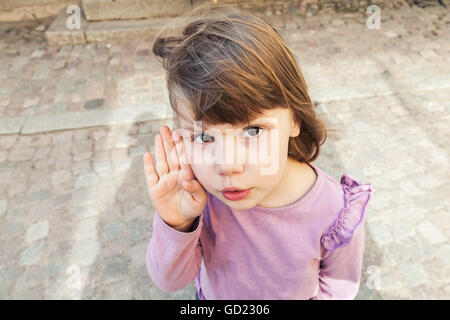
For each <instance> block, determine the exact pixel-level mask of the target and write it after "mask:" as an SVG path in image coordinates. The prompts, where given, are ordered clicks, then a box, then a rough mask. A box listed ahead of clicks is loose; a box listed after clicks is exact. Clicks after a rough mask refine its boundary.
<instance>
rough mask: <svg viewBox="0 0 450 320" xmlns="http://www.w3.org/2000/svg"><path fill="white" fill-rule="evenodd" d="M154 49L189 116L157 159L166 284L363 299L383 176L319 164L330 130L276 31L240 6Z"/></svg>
mask: <svg viewBox="0 0 450 320" xmlns="http://www.w3.org/2000/svg"><path fill="white" fill-rule="evenodd" d="M153 52H154V53H155V55H156V56H159V57H161V58H163V59H164V67H165V69H166V70H167V86H168V91H169V99H170V102H171V106H172V108H173V110H174V112H175V115H176V125H177V129H176V130H174V131H173V132H172V131H171V130H170V129H169V128H168V127H167V126H163V127H161V128H160V133H159V134H158V135H157V136H156V137H155V160H156V165H154V163H153V156H152V155H151V154H150V153H146V154H144V157H143V162H144V169H145V174H146V179H147V184H148V192H149V196H150V199H151V201H152V204H153V206H154V208H155V213H154V216H153V234H152V237H151V239H150V241H149V244H148V247H147V253H146V264H147V269H148V272H149V275H150V277H151V279H152V280H153V282H154V283H155V284H156V285H157V286H158V287H159V288H161V289H162V290H164V291H167V292H172V291H176V290H180V289H182V288H184V287H185V286H187V285H188V284H189V283H190V282H191V281H192V280H195V284H196V287H197V294H196V297H199V298H200V299H202V300H203V299H354V298H355V296H356V294H357V292H358V289H359V284H360V278H361V267H362V259H363V252H364V224H365V213H366V207H367V204H368V201H369V199H370V197H371V193H372V189H371V184H361V183H360V182H358V181H357V180H355V179H353V178H352V177H350V176H349V175H346V174H343V175H342V177H341V180H340V182H339V183H338V182H337V181H335V180H334V179H333V178H332V177H330V176H329V175H328V174H326V173H325V172H324V171H322V170H321V169H320V168H319V167H317V166H316V165H314V164H312V162H313V161H314V160H315V159H316V158H317V157H318V155H319V150H320V146H321V145H322V144H323V143H324V142H325V140H326V128H325V127H324V125H323V123H322V122H321V121H320V120H319V119H318V117H317V115H316V113H315V111H314V109H313V104H312V103H311V99H310V97H309V95H308V93H307V85H306V83H305V80H304V78H303V75H302V72H301V71H300V68H299V66H298V64H297V62H296V60H295V58H294V55H293V54H292V52H291V50H290V49H289V48H288V47H287V46H286V43H285V42H284V41H283V39H282V38H281V36H280V35H279V33H278V32H277V31H276V30H275V28H274V27H273V26H272V25H271V24H270V22H268V21H266V20H264V19H262V18H259V17H256V16H253V15H251V14H249V13H243V12H232V13H229V14H225V15H222V16H220V17H217V18H208V19H199V20H196V21H193V22H191V23H189V24H188V25H187V26H186V27H185V28H184V30H183V33H182V35H181V36H179V37H175V36H172V37H166V38H162V37H157V38H156V40H155V42H154V45H153ZM196 121H198V122H196ZM199 123H200V124H201V126H200V128H199V126H198V124H199ZM205 129H206V130H205ZM261 145H262V147H261ZM267 149H269V151H268V156H267V157H265V159H264V160H265V161H263V160H262V159H261V157H260V155H261V153H264V154H265V152H267ZM261 150H263V151H261ZM252 155H253V156H254V155H258V157H256V158H257V161H250V160H249V159H250V158H251V156H252ZM206 159H209V160H208V161H206ZM211 159H213V160H214V161H210V160H211ZM268 167H269V168H271V169H270V170H269V169H267V168H268ZM264 169H266V170H264Z"/></svg>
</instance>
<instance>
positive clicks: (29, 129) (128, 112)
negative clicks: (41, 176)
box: [0, 104, 173, 135]
mask: <svg viewBox="0 0 450 320" xmlns="http://www.w3.org/2000/svg"><path fill="white" fill-rule="evenodd" d="M170 118H173V115H172V111H171V110H170V109H169V107H168V106H167V105H166V104H159V105H153V106H152V107H149V106H134V107H129V108H120V109H112V110H92V111H83V112H67V113H64V114H55V115H41V116H27V117H25V116H24V117H10V118H2V119H0V134H2V135H7V134H22V135H26V134H36V133H43V132H51V131H59V130H73V129H82V128H89V127H100V126H112V125H121V124H132V123H136V122H141V121H151V120H163V119H170Z"/></svg>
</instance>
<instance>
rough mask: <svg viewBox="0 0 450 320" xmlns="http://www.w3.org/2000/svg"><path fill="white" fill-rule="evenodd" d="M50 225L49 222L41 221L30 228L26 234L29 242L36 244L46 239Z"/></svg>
mask: <svg viewBox="0 0 450 320" xmlns="http://www.w3.org/2000/svg"><path fill="white" fill-rule="evenodd" d="M48 228H49V223H48V221H47V220H43V221H39V222H36V223H34V224H32V225H31V226H29V227H28V229H27V232H26V234H25V240H26V241H27V242H34V241H36V240H40V239H42V238H45V237H46V236H47V235H48Z"/></svg>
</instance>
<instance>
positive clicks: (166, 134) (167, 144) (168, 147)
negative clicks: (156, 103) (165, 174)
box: [159, 126, 180, 171]
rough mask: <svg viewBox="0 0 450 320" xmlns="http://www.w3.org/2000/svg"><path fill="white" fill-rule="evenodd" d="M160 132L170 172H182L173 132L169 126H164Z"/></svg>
mask: <svg viewBox="0 0 450 320" xmlns="http://www.w3.org/2000/svg"><path fill="white" fill-rule="evenodd" d="M159 131H160V133H161V137H162V140H163V145H164V151H165V152H166V159H167V163H168V164H169V170H170V171H175V170H180V164H179V161H178V154H177V150H176V149H175V142H174V141H173V138H172V132H171V131H170V129H169V127H167V126H162V127H161V128H160V130H159Z"/></svg>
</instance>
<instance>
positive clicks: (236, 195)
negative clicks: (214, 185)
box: [222, 188, 252, 201]
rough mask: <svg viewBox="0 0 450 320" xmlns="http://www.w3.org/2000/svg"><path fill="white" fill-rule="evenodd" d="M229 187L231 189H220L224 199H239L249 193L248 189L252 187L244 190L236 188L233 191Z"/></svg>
mask: <svg viewBox="0 0 450 320" xmlns="http://www.w3.org/2000/svg"><path fill="white" fill-rule="evenodd" d="M230 189H232V188H226V189H224V190H222V194H223V196H224V197H225V198H226V199H228V200H231V201H239V200H242V199H244V198H245V197H246V196H247V195H248V194H249V193H250V190H251V189H252V188H250V189H245V190H242V189H240V190H239V189H236V190H235V191H230Z"/></svg>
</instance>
